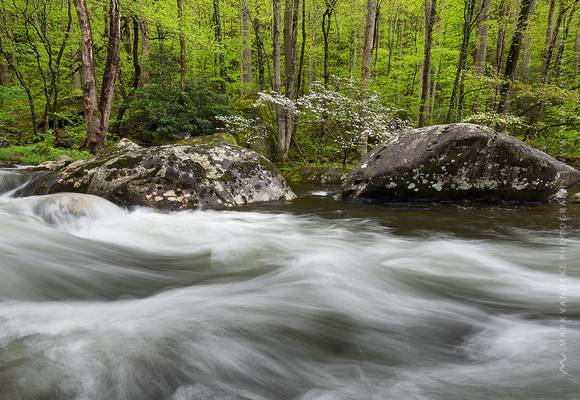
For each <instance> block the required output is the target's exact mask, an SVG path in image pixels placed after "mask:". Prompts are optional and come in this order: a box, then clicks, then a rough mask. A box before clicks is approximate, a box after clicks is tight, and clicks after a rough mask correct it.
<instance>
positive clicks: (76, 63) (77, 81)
mask: <svg viewBox="0 0 580 400" xmlns="http://www.w3.org/2000/svg"><path fill="white" fill-rule="evenodd" d="M72 68H73V71H74V72H73V85H74V88H75V89H77V90H82V89H83V83H82V77H81V68H82V60H81V51H80V50H79V49H73V51H72Z"/></svg>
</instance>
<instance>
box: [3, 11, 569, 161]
mask: <svg viewBox="0 0 580 400" xmlns="http://www.w3.org/2000/svg"><path fill="white" fill-rule="evenodd" d="M579 9H580V1H579V0H424V1H423V0H410V1H402V0H308V1H307V0H285V1H281V0H272V1H263V0H228V1H224V0H221V1H220V0H193V1H191V0H172V1H168V0H146V1H133V0H109V1H99V0H0V144H1V145H2V146H3V147H1V148H0V159H2V160H5V161H10V160H12V161H20V162H24V163H38V162H41V161H44V160H46V159H50V158H56V157H58V156H60V155H63V154H68V155H71V156H73V158H87V157H89V156H90V153H91V152H92V153H94V152H98V151H100V150H101V149H103V148H105V147H106V146H107V143H115V142H117V141H118V140H120V139H121V138H125V137H127V138H130V139H131V140H134V141H135V142H137V143H140V144H143V145H154V144H166V143H175V142H182V143H188V142H191V143H194V142H195V140H198V139H199V138H200V137H201V138H203V137H206V136H207V135H216V134H217V135H221V136H220V137H222V138H224V137H225V138H226V139H227V140H232V141H234V142H236V143H238V144H240V145H243V146H246V147H250V148H253V149H255V150H258V151H259V152H260V153H262V154H264V155H266V156H267V157H268V158H270V159H273V160H277V161H279V162H288V161H291V162H298V163H307V164H325V163H329V164H343V165H347V164H348V165H350V164H351V163H353V162H356V160H357V159H358V158H359V157H360V156H361V155H364V154H365V153H366V152H367V149H369V148H371V147H372V146H373V145H375V144H377V143H379V142H381V141H384V140H386V139H388V138H389V137H390V136H392V135H393V134H395V133H396V132H398V131H401V130H402V129H406V128H407V127H421V126H427V125H434V124H442V123H450V122H459V121H464V122H473V123H477V124H482V125H487V126H489V127H492V128H494V129H495V130H497V131H500V132H503V133H507V134H510V135H513V136H515V137H517V138H519V139H520V140H523V141H524V142H527V143H529V144H531V145H532V146H534V147H536V148H539V149H541V150H543V151H546V152H548V153H549V154H551V155H553V156H556V157H560V158H566V159H574V158H577V157H579V156H580V12H579Z"/></svg>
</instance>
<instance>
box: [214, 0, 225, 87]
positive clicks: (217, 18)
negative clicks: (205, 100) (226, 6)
mask: <svg viewBox="0 0 580 400" xmlns="http://www.w3.org/2000/svg"><path fill="white" fill-rule="evenodd" d="M213 22H214V33H215V40H216V42H217V43H218V46H219V51H218V63H219V71H220V78H221V79H220V91H221V93H225V92H226V64H225V59H224V50H223V48H222V45H223V35H222V19H221V15H220V3H219V0H213Z"/></svg>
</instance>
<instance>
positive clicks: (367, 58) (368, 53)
mask: <svg viewBox="0 0 580 400" xmlns="http://www.w3.org/2000/svg"><path fill="white" fill-rule="evenodd" d="M376 17H377V0H368V3H367V22H366V26H365V40H364V45H363V54H362V69H361V79H362V80H363V81H365V82H368V80H369V79H370V78H371V62H372V59H373V47H374V41H375V20H376Z"/></svg>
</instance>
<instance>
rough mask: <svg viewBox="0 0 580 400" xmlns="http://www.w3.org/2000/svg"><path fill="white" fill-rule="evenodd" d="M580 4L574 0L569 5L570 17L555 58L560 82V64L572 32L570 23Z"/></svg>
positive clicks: (556, 79)
mask: <svg viewBox="0 0 580 400" xmlns="http://www.w3.org/2000/svg"><path fill="white" fill-rule="evenodd" d="M579 5H580V1H579V0H574V3H572V5H571V6H569V7H567V10H566V11H568V17H567V18H566V24H565V25H564V32H562V37H561V38H560V44H559V45H558V52H557V53H556V57H555V59H554V78H555V81H556V82H558V80H559V79H560V66H561V65H562V57H563V56H564V49H565V48H566V41H567V40H568V35H569V34H570V25H571V24H572V21H573V19H574V15H575V14H576V11H577V10H578V6H579Z"/></svg>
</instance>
